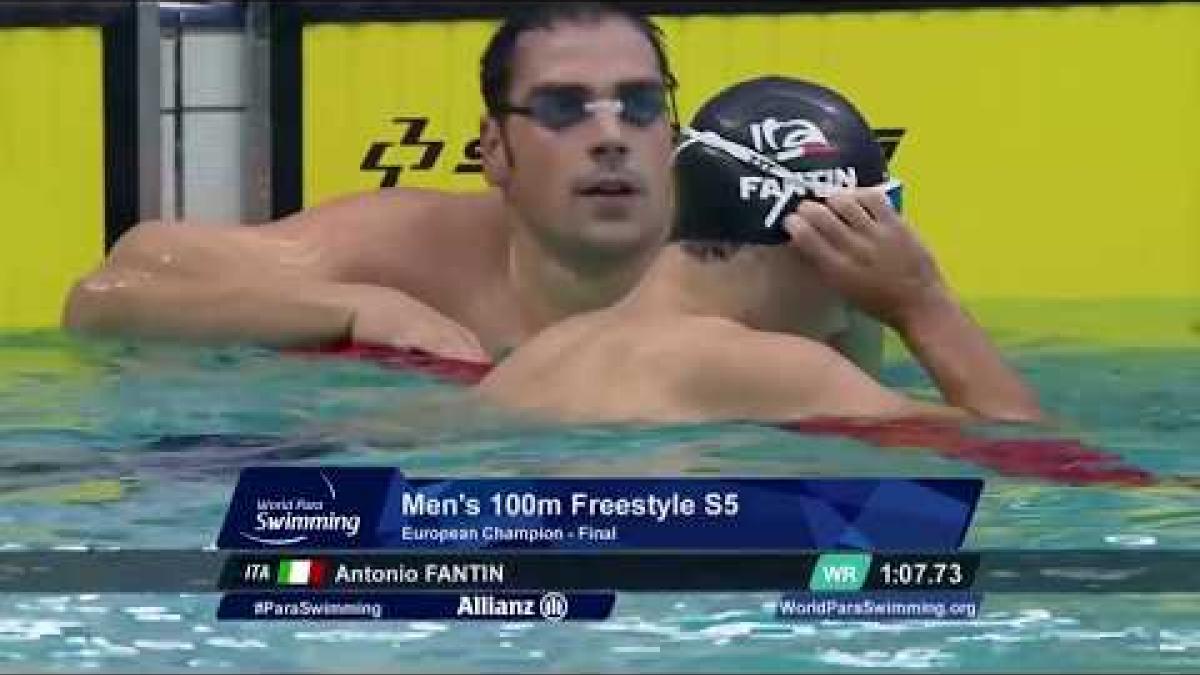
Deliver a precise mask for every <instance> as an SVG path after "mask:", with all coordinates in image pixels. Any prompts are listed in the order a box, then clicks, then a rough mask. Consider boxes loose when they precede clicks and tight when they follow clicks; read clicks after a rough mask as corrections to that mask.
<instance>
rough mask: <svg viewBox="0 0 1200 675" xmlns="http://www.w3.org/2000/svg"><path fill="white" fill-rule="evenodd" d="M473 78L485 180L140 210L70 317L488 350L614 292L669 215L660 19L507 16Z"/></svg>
mask: <svg viewBox="0 0 1200 675" xmlns="http://www.w3.org/2000/svg"><path fill="white" fill-rule="evenodd" d="M481 80H482V90H483V96H484V99H485V104H486V110H487V113H486V116H485V118H484V119H483V121H482V125H481V150H482V155H483V165H484V173H485V176H486V179H487V182H488V184H489V185H490V186H491V188H492V189H490V190H489V191H487V192H482V193H476V194H450V193H443V192H437V191H428V190H415V189H391V190H382V191H378V192H374V193H371V194H366V195H356V196H350V197H346V198H342V199H339V200H336V201H333V202H331V203H329V204H326V205H322V206H319V207H316V208H313V209H310V210H307V211H304V212H301V213H298V214H294V215H292V216H289V217H287V218H284V219H282V220H280V221H277V222H273V223H270V224H266V225H262V226H258V227H243V226H233V225H224V226H216V225H214V226H199V225H191V224H182V223H175V224H167V223H161V222H148V223H144V224H141V225H139V226H138V227H136V228H134V229H132V230H131V231H130V232H129V233H128V234H126V235H125V236H124V237H123V238H122V239H121V240H120V241H119V242H118V243H117V244H116V246H115V247H114V248H113V250H112V252H111V254H110V256H109V257H108V259H107V261H106V262H105V263H104V265H103V266H102V267H101V268H100V269H99V270H98V271H96V272H95V273H93V274H91V275H89V276H88V277H86V278H84V279H82V280H81V281H80V282H78V283H77V284H76V285H75V287H74V288H73V289H72V291H71V293H70V295H69V298H68V301H67V306H66V311H65V315H64V324H65V325H66V326H67V327H68V328H70V329H73V330H76V331H80V332H87V333H99V334H116V335H133V336H157V337H167V338H174V339H188V340H195V341H248V342H256V343H261V344H267V345H274V346H311V345H321V344H337V343H342V342H345V341H355V342H361V343H371V344H379V345H387V346H395V347H413V348H419V349H422V350H425V351H428V352H433V353H436V354H438V355H441V356H446V357H453V358H458V359H464V360H488V359H489V358H492V357H496V356H499V355H502V354H504V353H505V352H507V351H508V350H509V349H511V348H512V347H514V346H516V345H518V344H520V343H521V342H522V341H523V340H525V339H526V338H528V337H529V336H531V335H533V334H534V333H536V332H537V331H539V330H541V329H542V328H544V327H546V326H548V325H550V324H552V323H554V322H556V321H559V320H561V319H563V318H565V317H568V316H571V315H573V314H575V313H578V312H582V311H588V310H594V309H599V308H602V307H606V306H609V305H611V304H612V303H614V302H616V301H617V300H619V299H620V298H621V297H623V296H624V295H625V294H626V293H627V292H628V291H629V289H630V288H632V287H633V286H634V284H636V283H637V281H638V279H640V278H641V276H642V274H643V273H644V272H645V270H646V268H647V265H648V264H649V263H650V261H651V260H652V259H653V258H654V256H655V255H656V254H657V252H658V250H659V249H660V248H661V246H662V245H663V244H664V242H665V240H666V238H667V235H668V233H669V229H670V222H671V212H672V197H671V189H670V188H671V173H670V166H671V162H670V157H671V149H672V146H673V128H672V124H671V119H670V117H671V115H670V112H671V110H670V106H669V104H668V101H669V99H670V92H671V90H672V88H673V86H674V81H673V76H672V75H671V73H670V70H669V68H668V64H667V61H666V57H665V55H664V52H663V48H662V45H661V42H660V36H659V33H658V29H657V28H656V27H655V26H654V25H653V24H651V23H650V22H648V21H647V20H645V19H644V18H642V17H640V16H637V15H634V14H632V13H630V12H629V11H628V10H626V9H623V8H621V7H619V6H615V5H593V4H582V3H579V4H577V3H553V4H549V3H548V4H546V5H543V6H540V7H538V8H536V9H534V10H532V11H531V12H530V13H528V14H521V15H518V16H516V17H515V18H513V19H511V20H509V21H508V22H507V23H506V24H505V25H504V26H502V27H501V28H500V29H499V30H498V31H497V32H496V34H495V35H494V36H493V38H492V40H491V42H490V44H489V45H488V47H487V50H486V52H485V54H484V56H483V59H482V72H481ZM790 319H791V320H792V323H793V324H794V325H796V326H798V327H799V328H800V329H801V330H803V331H805V333H806V334H813V335H815V336H816V337H819V338H821V339H824V340H827V341H828V342H829V343H830V344H833V345H835V346H836V347H837V348H838V349H840V350H841V351H843V352H844V353H846V354H848V355H850V356H851V357H852V358H854V359H855V360H856V361H858V362H860V363H863V364H874V363H877V361H878V360H879V358H880V353H881V341H880V329H879V327H878V326H877V325H873V324H870V323H869V322H862V323H861V324H860V323H858V322H857V321H856V320H855V316H854V315H852V314H847V315H846V316H845V317H843V321H842V322H841V323H840V324H839V325H837V326H828V325H823V326H813V325H810V321H809V317H806V316H803V315H802V314H800V313H796V314H794V315H793V316H791V317H790ZM852 326H855V327H853V328H852Z"/></svg>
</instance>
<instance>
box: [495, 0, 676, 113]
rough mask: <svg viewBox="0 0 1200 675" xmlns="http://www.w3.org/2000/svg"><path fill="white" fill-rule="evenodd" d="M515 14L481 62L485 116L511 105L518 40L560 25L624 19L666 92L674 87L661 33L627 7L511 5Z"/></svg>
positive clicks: (582, 3) (599, 3) (560, 4)
mask: <svg viewBox="0 0 1200 675" xmlns="http://www.w3.org/2000/svg"><path fill="white" fill-rule="evenodd" d="M512 4H513V5H514V6H515V8H516V9H515V11H513V12H512V13H511V14H509V16H508V18H507V19H506V20H505V21H504V23H503V24H502V25H501V26H500V28H498V29H497V30H496V32H495V34H493V35H492V39H491V40H490V41H489V42H488V45H487V48H486V49H485V50H484V52H483V58H482V59H481V60H480V69H479V86H480V89H481V90H482V93H483V103H484V106H486V108H487V111H488V115H490V116H492V117H496V116H497V112H496V111H498V110H501V109H503V108H504V106H505V105H507V104H509V103H511V101H509V100H507V97H508V89H509V87H510V86H512V79H513V72H512V61H513V53H514V52H515V51H516V47H517V39H518V38H520V37H521V34H522V33H525V32H528V31H531V30H545V29H549V28H553V27H555V26H558V25H560V24H586V23H597V22H599V21H602V20H604V19H611V18H617V19H624V20H626V21H628V22H629V23H630V25H632V26H633V27H634V28H636V29H637V31H638V32H639V33H641V34H642V36H643V37H645V38H646V40H647V41H648V42H649V43H650V46H651V47H653V48H654V57H655V60H657V61H658V71H659V74H660V75H662V79H663V84H665V85H666V86H667V88H668V89H674V88H675V85H676V80H675V75H674V74H673V73H672V72H671V67H670V64H668V63H667V52H666V49H665V48H664V47H663V32H662V29H661V28H659V27H658V25H657V24H655V23H654V22H653V21H651V20H650V19H648V18H646V17H644V16H642V15H641V14H638V13H637V12H635V11H633V10H632V9H630V8H628V7H622V6H621V5H620V4H619V3H615V2H537V3H512Z"/></svg>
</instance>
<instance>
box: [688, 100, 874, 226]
mask: <svg viewBox="0 0 1200 675" xmlns="http://www.w3.org/2000/svg"><path fill="white" fill-rule="evenodd" d="M886 173H887V165H886V162H885V160H884V157H883V152H882V150H881V149H880V147H879V144H878V143H876V141H875V138H874V134H873V133H872V131H871V127H870V126H869V125H868V124H867V121H866V120H865V119H863V116H862V115H861V114H860V113H859V112H858V110H857V109H855V107H854V105H853V104H851V103H850V102H849V101H847V100H846V99H845V98H844V97H843V96H842V95H841V94H838V93H837V92H835V91H833V90H832V89H828V88H826V87H822V86H820V85H818V84H813V83H812V82H805V81H803V80H796V79H791V78H785V77H763V78H758V79H754V80H748V81H746V82H741V83H739V84H735V85H733V86H732V87H729V88H728V89H725V90H724V91H722V92H721V93H719V94H717V95H716V96H714V97H713V98H712V99H710V100H709V101H708V102H707V103H705V104H704V105H703V106H702V107H701V108H700V110H699V111H698V112H697V113H696V116H695V117H694V118H692V126H691V128H690V129H685V130H684V135H683V137H682V138H681V139H680V144H679V146H678V147H677V148H676V154H675V184H676V200H677V204H676V210H675V214H676V215H675V228H674V232H673V237H672V238H673V239H675V240H693V241H700V240H702V241H721V242H734V243H747V244H782V243H784V242H786V241H788V238H789V237H788V234H787V231H786V230H784V229H783V219H784V216H786V215H787V214H788V213H790V212H791V211H793V210H794V209H795V208H796V206H797V205H798V204H799V203H800V201H801V200H803V199H814V198H816V199H822V198H824V197H827V196H828V195H829V194H830V193H831V192H832V191H833V190H836V189H838V188H843V187H855V186H859V187H869V186H873V185H878V184H880V183H882V182H883V181H884V179H885V178H886Z"/></svg>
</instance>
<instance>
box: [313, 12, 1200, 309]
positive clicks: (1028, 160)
mask: <svg viewBox="0 0 1200 675" xmlns="http://www.w3.org/2000/svg"><path fill="white" fill-rule="evenodd" d="M659 22H660V24H661V25H662V26H663V27H664V28H665V30H666V32H667V35H668V45H669V51H670V56H671V58H672V60H673V64H674V67H675V69H676V71H677V72H678V74H679V77H680V80H681V82H682V88H681V91H680V97H679V100H680V105H681V108H682V110H683V112H684V116H685V119H686V116H687V115H689V114H690V113H691V111H692V110H694V109H695V106H696V105H697V103H698V102H700V101H702V100H703V99H705V98H706V97H708V96H710V95H712V94H713V93H715V92H716V91H717V90H719V89H720V88H722V87H723V86H726V85H728V84H729V83H732V82H734V81H736V80H738V79H742V78H747V77H752V76H756V75H761V74H766V73H772V72H777V73H784V74H789V75H794V76H800V77H806V78H811V79H815V80H817V81H820V82H823V83H826V84H829V85H831V86H833V87H834V88H836V89H839V90H841V91H843V92H844V93H846V94H847V95H848V96H849V97H850V98H851V99H853V100H854V101H856V102H857V103H858V104H859V105H860V107H861V108H862V109H863V110H864V111H865V112H866V113H867V116H868V118H869V119H871V121H872V123H873V124H874V125H875V126H877V127H902V128H904V129H906V135H905V137H904V139H903V141H902V142H901V144H900V147H899V150H898V152H897V154H896V156H895V161H894V165H893V168H894V170H895V172H896V173H897V174H898V175H899V176H901V177H902V178H904V179H905V180H906V182H907V183H908V186H909V187H908V191H907V193H906V195H905V199H906V209H908V212H909V214H910V215H911V216H912V218H913V220H914V221H915V222H916V223H917V225H918V227H919V228H920V230H921V232H922V233H923V235H924V237H925V238H926V240H927V241H928V242H929V244H930V245H931V247H932V248H933V249H934V251H935V253H936V254H937V256H938V258H939V260H940V261H941V263H942V265H943V268H944V270H945V271H946V273H947V275H948V277H949V278H950V279H951V281H952V283H953V284H954V286H955V287H956V288H957V289H958V290H959V291H960V293H962V294H963V295H964V296H965V297H967V298H972V299H978V300H983V299H994V298H1041V299H1053V298H1058V299H1111V298H1127V299H1133V298H1141V297H1156V298H1173V299H1178V300H1181V301H1187V300H1189V299H1192V298H1197V297H1200V196H1198V194H1200V191H1198V189H1197V188H1198V186H1200V133H1197V127H1196V124H1197V122H1196V121H1197V120H1200V39H1197V37H1196V36H1197V35H1200V6H1195V5H1185V4H1168V5H1153V6H1112V7H1072V8H1051V9H1045V8H1041V9H989V10H937V11H904V12H900V11H897V12H885V13H874V14H872V13H844V14H823V15H804V14H784V15H762V16H741V17H728V16H724V17H705V16H697V17H663V18H660V19H659ZM492 25H493V24H492V23H489V22H456V23H432V22H431V23H417V24H360V25H316V26H311V27H309V28H307V29H306V31H305V36H304V54H305V57H304V69H305V85H304V92H305V93H304V106H305V109H304V115H305V130H304V144H305V161H304V163H305V166H304V169H305V170H304V177H305V180H304V189H305V202H306V203H307V204H314V203H317V202H320V201H323V200H325V199H327V198H328V197H330V196H332V195H335V194H340V193H344V192H347V191H353V190H361V189H370V188H372V187H375V186H377V185H378V182H379V177H380V174H379V173H377V172H364V171H361V170H360V169H359V164H360V162H361V160H362V158H363V155H364V154H365V151H366V148H367V147H368V146H369V145H370V143H371V142H372V141H378V140H383V141H389V140H390V141H398V140H399V136H400V134H401V133H402V130H401V128H400V127H399V126H397V125H394V124H392V123H391V122H390V120H391V118H392V117H395V116H417V117H426V118H428V119H429V126H428V128H427V130H426V133H425V134H424V137H425V138H430V137H434V138H439V139H441V140H444V141H447V144H446V147H445V149H444V150H443V152H442V156H441V158H440V160H439V162H438V164H437V165H436V166H435V167H434V168H433V170H430V171H411V170H406V171H405V172H404V173H403V174H402V175H401V178H400V184H401V185H422V186H440V187H448V188H453V189H476V188H478V187H479V186H480V185H481V181H480V179H479V176H478V175H477V174H468V175H462V174H454V173H452V171H451V170H452V168H453V166H454V164H455V163H457V162H458V161H459V159H460V156H461V151H462V146H463V145H464V144H465V143H466V142H468V141H469V140H470V139H472V138H474V137H475V136H476V135H477V125H478V116H479V112H480V110H481V106H482V104H481V102H480V100H479V94H478V85H477V81H476V78H477V72H478V58H479V55H480V53H481V51H482V48H483V45H484V43H485V41H486V39H487V37H488V35H489V31H490V29H491V26H492ZM389 153H390V154H388V155H387V157H389V158H391V159H396V160H400V161H402V162H407V163H411V162H414V161H416V158H417V157H418V156H419V155H420V149H417V148H411V149H398V148H391V149H390V151H389ZM1196 318H1198V319H1200V313H1198V314H1197V315H1196Z"/></svg>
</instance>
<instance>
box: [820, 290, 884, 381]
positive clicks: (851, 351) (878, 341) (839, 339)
mask: <svg viewBox="0 0 1200 675" xmlns="http://www.w3.org/2000/svg"><path fill="white" fill-rule="evenodd" d="M846 316H847V320H848V322H849V324H848V325H847V326H846V328H845V329H844V330H842V331H841V332H839V333H837V334H836V335H834V336H833V337H832V338H831V339H830V341H829V344H830V346H831V347H833V348H834V349H836V350H837V351H838V353H840V354H841V355H842V356H845V357H846V358H847V359H850V361H851V362H853V363H854V365H856V366H858V367H859V368H862V369H863V370H864V371H865V372H866V373H867V374H868V375H870V376H871V377H874V378H876V379H878V378H879V375H880V373H882V372H883V325H882V324H880V323H879V322H878V321H876V320H875V319H873V318H871V317H870V316H867V315H866V314H864V313H863V312H862V311H860V310H857V309H854V308H850V309H849V310H848V311H847V312H846Z"/></svg>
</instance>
